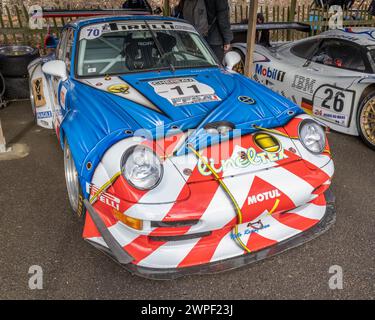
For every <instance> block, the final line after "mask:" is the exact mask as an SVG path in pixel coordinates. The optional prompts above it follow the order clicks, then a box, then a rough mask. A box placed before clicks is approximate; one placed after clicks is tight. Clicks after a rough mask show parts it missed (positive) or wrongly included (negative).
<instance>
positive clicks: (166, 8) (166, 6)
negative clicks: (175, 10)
mask: <svg viewBox="0 0 375 320" xmlns="http://www.w3.org/2000/svg"><path fill="white" fill-rule="evenodd" d="M163 15H164V16H166V17H169V16H170V15H171V7H170V5H169V0H164V8H163Z"/></svg>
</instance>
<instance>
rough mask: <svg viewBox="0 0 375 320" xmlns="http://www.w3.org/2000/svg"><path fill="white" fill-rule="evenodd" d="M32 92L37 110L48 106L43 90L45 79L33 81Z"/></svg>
mask: <svg viewBox="0 0 375 320" xmlns="http://www.w3.org/2000/svg"><path fill="white" fill-rule="evenodd" d="M32 90H33V96H34V104H35V107H36V108H39V107H42V106H44V105H45V104H46V99H45V97H44V90H43V79H42V78H36V79H34V80H33V81H32Z"/></svg>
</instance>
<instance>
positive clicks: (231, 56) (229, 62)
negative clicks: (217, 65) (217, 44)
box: [224, 51, 241, 70]
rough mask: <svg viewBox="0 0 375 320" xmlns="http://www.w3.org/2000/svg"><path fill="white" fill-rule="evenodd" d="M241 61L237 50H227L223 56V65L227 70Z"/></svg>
mask: <svg viewBox="0 0 375 320" xmlns="http://www.w3.org/2000/svg"><path fill="white" fill-rule="evenodd" d="M240 62H241V56H240V54H239V53H238V52H235V51H229V52H227V53H226V54H225V56H224V65H225V67H226V68H227V69H228V70H233V68H234V66H235V65H236V64H238V63H240Z"/></svg>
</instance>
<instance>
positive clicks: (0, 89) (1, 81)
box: [0, 72, 5, 98]
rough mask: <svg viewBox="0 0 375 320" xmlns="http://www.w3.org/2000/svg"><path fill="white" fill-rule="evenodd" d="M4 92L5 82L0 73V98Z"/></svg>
mask: <svg viewBox="0 0 375 320" xmlns="http://www.w3.org/2000/svg"><path fill="white" fill-rule="evenodd" d="M4 92H5V80H4V77H3V75H2V74H1V72H0V98H1V97H2V96H3V95H4Z"/></svg>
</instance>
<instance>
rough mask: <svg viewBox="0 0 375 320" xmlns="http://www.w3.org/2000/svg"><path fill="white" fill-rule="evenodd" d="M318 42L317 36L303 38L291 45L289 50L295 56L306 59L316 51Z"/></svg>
mask: <svg viewBox="0 0 375 320" xmlns="http://www.w3.org/2000/svg"><path fill="white" fill-rule="evenodd" d="M319 43H320V39H318V38H314V39H308V40H304V41H301V42H299V43H297V44H296V45H295V46H293V47H292V48H291V50H290V51H291V52H292V53H293V54H294V55H295V56H297V57H300V58H303V59H308V58H310V57H311V55H312V54H313V53H314V51H316V48H317V46H318V45H319Z"/></svg>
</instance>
